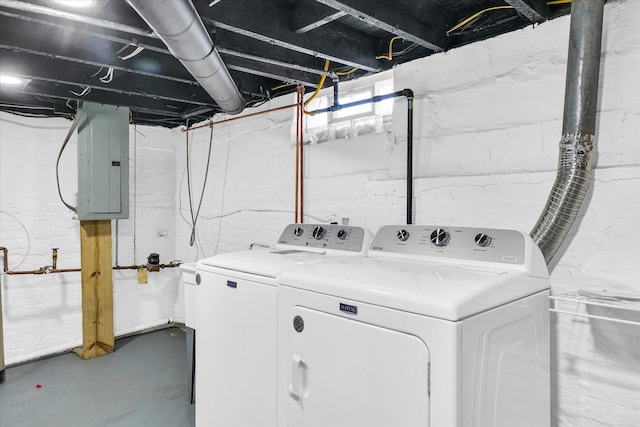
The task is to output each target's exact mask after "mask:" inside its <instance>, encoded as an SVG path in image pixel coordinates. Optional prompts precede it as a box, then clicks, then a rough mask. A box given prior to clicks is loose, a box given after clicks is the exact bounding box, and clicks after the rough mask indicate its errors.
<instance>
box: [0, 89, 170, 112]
mask: <svg viewBox="0 0 640 427" xmlns="http://www.w3.org/2000/svg"><path fill="white" fill-rule="evenodd" d="M32 83H33V82H32ZM32 83H30V84H29V85H27V87H26V88H24V89H13V88H11V89H4V90H3V92H4V91H6V92H14V93H19V94H24V95H31V96H35V97H39V98H52V99H62V100H68V101H90V102H98V103H103V104H108V105H118V106H120V107H128V108H129V109H131V110H135V111H139V112H143V113H149V114H155V115H158V116H164V117H174V118H182V114H183V113H181V112H175V113H174V112H171V111H167V110H166V109H164V108H165V107H164V106H163V107H160V108H157V107H154V106H143V105H140V104H137V103H135V102H128V103H120V102H117V101H118V100H117V99H115V97H109V96H107V97H105V96H101V97H100V98H99V99H98V98H96V97H95V96H93V95H91V93H89V94H88V95H87V96H84V97H82V98H80V97H77V96H74V95H72V94H70V93H69V92H68V90H67V89H66V88H64V87H61V86H51V85H47V87H46V88H45V87H35V85H33V84H32ZM131 100H132V101H134V99H131Z"/></svg>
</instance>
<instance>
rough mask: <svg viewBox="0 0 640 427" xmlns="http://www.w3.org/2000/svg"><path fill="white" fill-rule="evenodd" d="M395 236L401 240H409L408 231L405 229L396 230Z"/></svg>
mask: <svg viewBox="0 0 640 427" xmlns="http://www.w3.org/2000/svg"><path fill="white" fill-rule="evenodd" d="M396 236H398V240H400V241H401V242H406V241H407V240H409V232H408V231H407V230H398V234H397V235H396Z"/></svg>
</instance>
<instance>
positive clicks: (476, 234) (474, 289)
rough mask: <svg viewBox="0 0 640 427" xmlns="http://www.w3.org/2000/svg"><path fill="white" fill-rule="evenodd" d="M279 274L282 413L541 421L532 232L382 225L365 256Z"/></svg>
mask: <svg viewBox="0 0 640 427" xmlns="http://www.w3.org/2000/svg"><path fill="white" fill-rule="evenodd" d="M279 282H280V287H279V290H278V297H277V298H278V425H279V426H280V427H284V426H292V427H293V426H295V427H308V426H317V427H326V426H331V427H341V426H344V427H347V426H348V427H356V426H361V427H365V426H366V427H376V426H380V427H382V426H384V427H389V426H402V427H413V426H420V427H425V426H437V427H455V426H465V427H490V426H504V427H513V426H519V427H523V426H532V427H534V426H535V427H540V426H548V425H549V321H548V307H549V303H548V299H547V297H548V295H549V277H548V271H547V268H546V265H545V262H544V259H543V257H542V255H541V253H540V251H539V249H538V248H537V246H536V245H535V244H534V243H533V241H532V240H531V238H530V237H529V236H528V235H526V234H524V233H521V232H519V231H510V230H497V229H480V228H457V227H440V228H436V227H426V226H416V225H407V226H385V227H383V228H382V229H380V231H379V232H378V233H377V234H376V236H375V238H374V240H373V243H372V244H371V247H370V249H369V252H368V256H367V257H358V258H351V259H346V258H342V259H336V260H334V261H330V262H325V263H322V264H311V265H305V266H301V267H299V268H296V269H293V270H289V271H287V272H284V273H283V274H281V275H280V276H279ZM269 351H272V350H271V349H269Z"/></svg>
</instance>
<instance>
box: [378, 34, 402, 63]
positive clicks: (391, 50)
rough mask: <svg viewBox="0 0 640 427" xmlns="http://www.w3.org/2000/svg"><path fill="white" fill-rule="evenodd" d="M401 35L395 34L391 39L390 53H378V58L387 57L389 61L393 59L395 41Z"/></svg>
mask: <svg viewBox="0 0 640 427" xmlns="http://www.w3.org/2000/svg"><path fill="white" fill-rule="evenodd" d="M401 38H402V37H400V36H395V37H393V38H392V39H391V40H389V54H388V55H378V56H376V59H386V60H387V61H391V60H392V59H393V42H394V41H396V40H398V39H401Z"/></svg>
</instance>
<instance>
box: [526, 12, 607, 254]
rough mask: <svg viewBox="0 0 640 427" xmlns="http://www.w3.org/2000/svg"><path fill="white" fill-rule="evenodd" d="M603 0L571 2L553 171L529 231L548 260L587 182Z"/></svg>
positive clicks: (574, 214)
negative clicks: (557, 150)
mask: <svg viewBox="0 0 640 427" xmlns="http://www.w3.org/2000/svg"><path fill="white" fill-rule="evenodd" d="M605 1H606V0H573V2H572V5H571V28H570V30H569V54H568V59H567V80H566V86H565V103H564V117H563V122H562V133H563V137H562V139H561V140H560V154H559V159H558V174H557V175H556V180H555V182H554V184H553V188H552V189H551V193H550V194H549V198H548V199H547V204H546V206H545V208H544V210H543V211H542V214H541V215H540V218H539V219H538V222H537V223H536V225H535V226H534V227H533V230H532V231H531V237H532V238H533V240H534V241H535V242H536V244H537V245H538V247H540V250H541V251H542V254H543V255H544V259H545V261H546V262H547V264H549V262H550V261H551V259H552V258H553V256H554V255H555V254H556V252H557V251H558V249H560V246H561V245H562V242H563V241H564V239H565V238H566V237H567V235H568V234H569V231H570V230H571V227H572V226H573V223H574V222H575V219H576V217H577V216H578V212H579V211H580V207H581V206H582V202H583V201H584V199H585V198H586V196H587V192H588V191H589V187H590V186H591V181H592V179H593V176H592V173H591V171H592V168H593V159H594V156H595V150H596V148H595V144H594V139H593V136H594V134H595V127H596V106H597V100H598V78H599V73H600V48H601V43H602V21H603V15H604V3H605Z"/></svg>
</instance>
